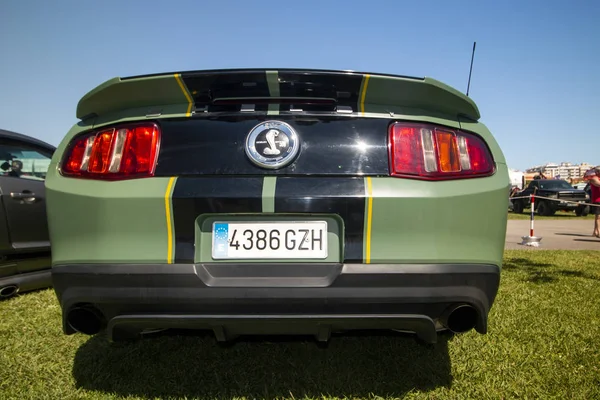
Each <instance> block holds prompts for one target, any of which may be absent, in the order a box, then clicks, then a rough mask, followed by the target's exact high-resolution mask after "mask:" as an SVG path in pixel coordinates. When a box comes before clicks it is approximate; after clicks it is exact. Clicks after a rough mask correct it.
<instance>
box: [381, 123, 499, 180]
mask: <svg viewBox="0 0 600 400" xmlns="http://www.w3.org/2000/svg"><path fill="white" fill-rule="evenodd" d="M389 143H390V147H389V156H390V170H391V171H390V172H391V175H392V176H397V177H406V178H416V179H425V180H445V179H460V178H475V177H481V176H489V175H491V174H493V173H494V160H493V159H492V155H491V153H490V151H489V149H488V147H487V146H486V144H485V143H484V141H483V140H482V139H481V138H479V137H478V136H475V135H473V134H470V133H466V132H462V131H460V130H453V129H449V128H445V127H438V126H432V125H428V124H416V123H395V124H393V125H391V126H390V132H389Z"/></svg>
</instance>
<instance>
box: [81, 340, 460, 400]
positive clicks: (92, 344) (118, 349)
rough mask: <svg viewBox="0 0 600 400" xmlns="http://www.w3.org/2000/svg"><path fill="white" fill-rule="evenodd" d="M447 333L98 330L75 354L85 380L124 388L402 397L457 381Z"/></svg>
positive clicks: (149, 393) (143, 392)
mask: <svg viewBox="0 0 600 400" xmlns="http://www.w3.org/2000/svg"><path fill="white" fill-rule="evenodd" d="M450 337H451V336H450V335H448V334H440V335H439V338H438V343H437V344H436V345H424V344H421V343H420V342H417V341H416V340H415V339H414V337H413V336H412V335H403V334H399V333H398V334H396V333H388V334H385V333H381V334H377V333H373V332H371V333H369V334H368V335H366V334H361V333H354V334H347V335H344V336H333V337H332V341H331V343H330V344H329V346H328V347H327V348H320V347H318V346H317V345H316V344H315V342H314V341H312V340H306V338H295V337H282V338H280V337H276V338H273V337H261V338H260V339H256V340H252V339H244V340H238V341H237V342H236V343H235V344H234V345H230V346H219V345H218V344H217V343H216V341H215V339H214V337H213V336H212V335H209V334H200V333H188V334H185V333H182V332H175V333H171V334H162V335H159V336H157V337H154V338H146V339H142V340H140V341H138V342H133V343H119V344H110V343H108V342H107V339H106V336H104V335H97V336H94V337H92V338H90V340H88V341H87V342H86V343H85V344H83V345H82V346H81V347H80V348H79V350H78V351H77V354H76V356H75V363H74V366H73V376H74V378H75V381H76V385H77V387H78V388H84V389H87V390H94V391H99V392H105V393H116V394H118V395H122V396H129V395H135V396H141V397H146V398H148V397H150V398H153V397H184V396H185V397H194V398H209V397H210V398H214V397H220V398H224V397H227V398H231V397H241V396H244V397H247V398H259V397H260V398H269V399H273V398H281V397H298V396H305V397H311V398H318V397H349V398H356V397H371V396H373V395H377V396H393V397H401V396H403V395H404V394H406V393H407V392H409V391H411V390H419V391H429V390H433V389H435V388H437V387H440V386H446V387H449V386H450V384H451V375H450V372H451V371H450V360H449V355H448V340H449V339H450Z"/></svg>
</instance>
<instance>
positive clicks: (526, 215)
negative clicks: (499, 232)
mask: <svg viewBox="0 0 600 400" xmlns="http://www.w3.org/2000/svg"><path fill="white" fill-rule="evenodd" d="M530 218H531V209H529V208H527V209H525V212H523V214H517V213H515V212H513V211H510V210H509V211H508V219H530ZM533 218H534V219H535V220H538V219H539V220H544V219H554V220H569V219H574V220H579V219H583V220H586V219H589V220H593V219H594V214H588V215H586V216H585V217H578V216H577V215H575V212H574V211H572V212H566V211H557V212H556V214H554V215H552V216H549V217H546V216H542V215H538V214H537V213H535V215H534V217H533Z"/></svg>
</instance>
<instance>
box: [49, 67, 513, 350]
mask: <svg viewBox="0 0 600 400" xmlns="http://www.w3.org/2000/svg"><path fill="white" fill-rule="evenodd" d="M77 116H78V118H80V120H81V121H80V122H79V123H78V124H76V125H75V126H74V127H73V128H72V129H71V131H70V132H69V133H68V134H67V135H66V137H65V138H64V140H63V141H62V143H61V144H60V146H59V148H58V150H57V152H56V153H55V156H54V158H53V160H52V164H51V166H50V169H49V171H48V176H47V180H46V187H47V192H48V193H47V201H48V215H49V228H50V235H51V242H52V246H53V252H52V257H53V272H52V275H53V283H54V288H55V291H56V293H57V296H58V299H59V301H60V304H61V308H62V312H63V329H64V332H65V333H66V334H72V333H75V332H82V333H87V334H94V333H97V332H99V331H102V330H107V332H108V335H109V338H110V339H111V340H117V339H121V338H131V337H137V336H138V335H139V333H140V332H142V331H144V330H147V329H164V328H190V329H210V330H212V331H214V333H215V335H216V337H217V339H219V340H228V339H231V338H233V337H236V336H237V335H239V334H263V333H275V334H279V333H282V334H283V333H293V334H311V335H315V336H316V337H317V338H318V339H319V340H327V339H328V338H329V336H330V334H331V333H332V332H337V331H344V330H350V329H396V330H401V331H409V332H414V333H416V334H417V335H418V336H419V337H420V338H422V339H423V340H425V341H427V342H435V341H436V332H437V331H439V330H440V329H451V330H453V331H456V332H463V331H467V330H470V329H472V328H475V329H476V330H477V331H478V332H480V333H485V332H487V316H488V313H489V310H490V308H491V306H492V304H493V302H494V298H495V296H496V293H497V290H498V285H499V279H500V270H501V266H502V255H503V249H504V240H505V232H506V218H507V214H506V199H507V198H508V189H509V178H508V170H507V167H506V162H505V160H504V157H503V154H502V152H501V150H500V149H499V147H498V144H497V143H496V141H495V140H494V138H493V136H492V135H491V133H490V132H489V131H488V129H487V128H486V127H485V126H484V125H483V124H482V123H480V122H479V121H478V120H479V117H480V116H479V111H478V109H477V107H476V105H475V103H473V101H472V100H471V99H469V98H468V97H466V96H464V95H462V94H461V93H459V92H458V91H456V90H454V89H452V88H450V87H448V86H446V85H444V84H442V83H440V82H437V81H435V80H432V79H429V78H425V79H422V78H410V77H401V76H389V75H379V74H365V73H355V72H341V71H321V70H218V71H194V72H185V73H176V74H159V75H153V76H141V77H132V78H126V79H120V78H115V79H114V80H111V81H108V82H106V83H104V84H103V85H100V86H99V87H97V88H96V89H94V90H92V91H91V92H90V93H88V94H87V95H86V96H84V97H83V98H82V99H81V101H80V103H79V105H78V110H77Z"/></svg>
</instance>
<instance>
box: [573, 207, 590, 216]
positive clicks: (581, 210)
mask: <svg viewBox="0 0 600 400" xmlns="http://www.w3.org/2000/svg"><path fill="white" fill-rule="evenodd" d="M589 213H590V206H578V207H577V208H576V209H575V215H577V216H578V217H585V216H587V215H588V214H589Z"/></svg>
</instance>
